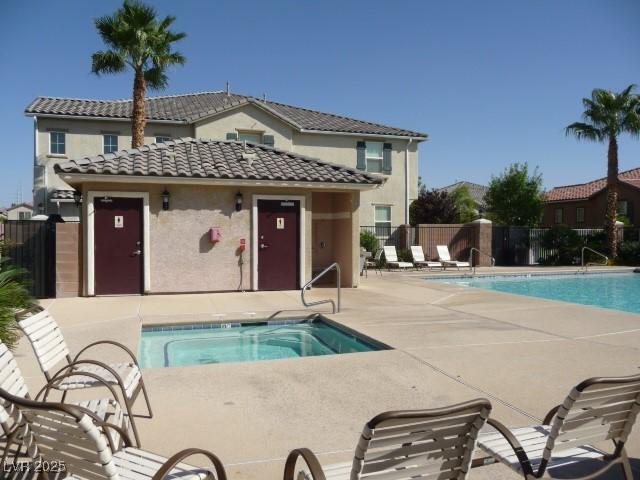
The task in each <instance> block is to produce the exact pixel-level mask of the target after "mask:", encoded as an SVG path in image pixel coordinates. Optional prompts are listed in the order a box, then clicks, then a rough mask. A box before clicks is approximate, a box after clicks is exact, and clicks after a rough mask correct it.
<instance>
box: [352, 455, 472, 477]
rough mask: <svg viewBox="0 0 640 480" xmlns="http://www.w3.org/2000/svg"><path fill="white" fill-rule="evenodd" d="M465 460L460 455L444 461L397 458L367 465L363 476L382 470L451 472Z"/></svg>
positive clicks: (426, 456)
mask: <svg viewBox="0 0 640 480" xmlns="http://www.w3.org/2000/svg"><path fill="white" fill-rule="evenodd" d="M462 462H463V459H462V457H461V456H460V455H457V456H454V457H453V459H451V460H446V461H444V462H443V461H442V459H441V458H439V457H436V456H432V457H430V456H429V454H421V455H415V456H410V457H396V458H389V459H385V460H381V461H379V462H376V463H367V464H365V465H364V467H363V468H362V474H363V475H366V474H368V473H371V472H377V471H381V470H389V469H392V470H397V469H400V468H412V467H416V466H418V467H425V469H426V471H427V472H438V471H441V470H451V469H454V468H459V467H460V466H461V465H462Z"/></svg>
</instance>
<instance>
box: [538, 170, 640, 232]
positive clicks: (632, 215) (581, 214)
mask: <svg viewBox="0 0 640 480" xmlns="http://www.w3.org/2000/svg"><path fill="white" fill-rule="evenodd" d="M618 178H619V179H620V186H619V190H618V214H619V215H624V216H625V217H627V218H628V219H629V221H630V222H631V223H632V224H633V225H640V213H637V212H636V211H635V209H636V208H640V168H633V169H631V170H626V171H624V172H620V174H619V176H618ZM544 198H545V201H544V213H543V217H542V224H543V226H547V227H550V226H553V225H558V224H564V225H568V226H570V227H573V228H590V227H602V226H603V224H604V214H605V209H606V201H607V200H606V199H607V194H606V178H599V179H597V180H593V181H592V182H587V183H580V184H576V185H564V186H561V187H555V188H552V189H551V190H549V191H548V192H546V193H545V195H544Z"/></svg>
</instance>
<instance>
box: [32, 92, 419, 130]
mask: <svg viewBox="0 0 640 480" xmlns="http://www.w3.org/2000/svg"><path fill="white" fill-rule="evenodd" d="M245 104H253V105H255V106H257V107H260V108H262V109H264V110H267V111H269V112H271V113H272V114H273V115H275V116H277V117H279V118H280V119H281V120H283V121H285V122H287V123H289V124H291V125H292V126H293V127H294V128H296V129H298V130H318V131H323V132H336V133H360V134H365V135H394V136H403V137H417V138H426V137H427V135H426V134H424V133H419V132H414V131H411V130H405V129H402V128H396V127H390V126H387V125H382V124H379V123H372V122H367V121H363V120H357V119H355V118H350V117H345V116H342V115H335V114H332V113H325V112H319V111H316V110H310V109H307V108H301V107H295V106H293V105H287V104H284V103H278V102H271V101H263V100H260V99H257V98H255V97H251V96H247V95H238V94H235V93H230V94H227V93H226V92H219V91H218V92H198V93H187V94H184V95H168V96H162V97H147V98H146V100H145V114H146V117H147V120H151V121H152V120H156V121H172V122H177V123H193V122H196V121H198V120H201V119H203V118H205V117H209V116H211V115H215V114H216V113H220V112H223V111H225V110H228V109H230V108H234V107H237V106H240V105H245ZM131 108H132V101H131V100H128V99H121V100H91V99H80V98H59V97H37V98H36V99H35V100H33V101H32V102H31V103H30V104H29V106H28V107H27V108H26V109H25V113H26V114H27V115H38V114H40V115H59V116H76V117H77V116H79V117H101V118H114V119H116V118H120V119H124V118H130V117H131Z"/></svg>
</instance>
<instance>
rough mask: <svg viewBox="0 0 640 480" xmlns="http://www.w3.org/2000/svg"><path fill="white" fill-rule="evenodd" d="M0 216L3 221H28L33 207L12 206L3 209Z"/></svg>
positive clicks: (28, 204) (23, 205)
mask: <svg viewBox="0 0 640 480" xmlns="http://www.w3.org/2000/svg"><path fill="white" fill-rule="evenodd" d="M0 216H2V217H4V219H5V220H30V219H31V217H32V216H33V207H32V206H31V204H30V203H18V204H13V205H11V206H10V207H7V208H3V209H2V213H0Z"/></svg>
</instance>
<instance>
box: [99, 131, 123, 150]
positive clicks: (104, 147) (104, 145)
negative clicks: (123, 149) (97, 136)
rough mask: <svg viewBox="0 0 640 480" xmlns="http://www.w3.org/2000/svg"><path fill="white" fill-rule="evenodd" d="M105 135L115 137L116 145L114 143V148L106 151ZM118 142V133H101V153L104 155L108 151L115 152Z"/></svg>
mask: <svg viewBox="0 0 640 480" xmlns="http://www.w3.org/2000/svg"><path fill="white" fill-rule="evenodd" d="M107 137H115V139H116V145H115V147H116V149H115V150H110V151H108V152H107V151H106V150H107V142H106V140H107ZM119 143H120V141H119V139H118V135H116V134H114V133H103V134H102V154H103V155H106V154H108V153H113V152H117V151H118V148H119Z"/></svg>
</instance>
